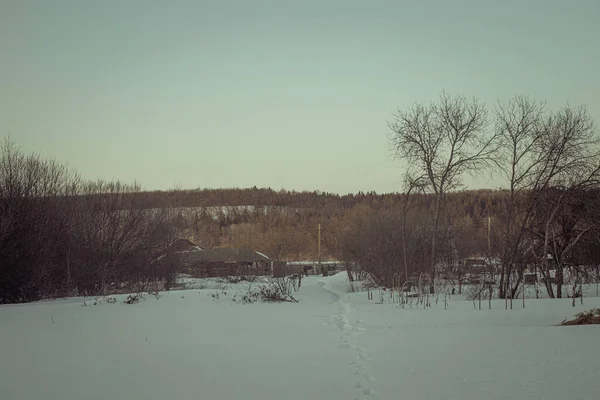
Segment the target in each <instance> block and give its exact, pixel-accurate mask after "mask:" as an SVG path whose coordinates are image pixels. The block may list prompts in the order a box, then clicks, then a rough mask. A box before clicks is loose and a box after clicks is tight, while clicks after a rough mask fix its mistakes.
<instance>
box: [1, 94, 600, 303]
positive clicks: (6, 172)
mask: <svg viewBox="0 0 600 400" xmlns="http://www.w3.org/2000/svg"><path fill="white" fill-rule="evenodd" d="M392 118H393V119H392V121H391V122H390V123H389V136H388V139H389V145H390V150H391V151H392V154H393V155H394V156H396V158H397V160H398V161H400V162H401V163H403V164H405V165H406V166H409V167H408V168H406V174H405V176H404V182H405V185H404V187H400V188H398V189H399V190H398V191H399V192H402V193H399V192H398V193H389V194H376V193H374V192H368V193H363V192H359V193H357V194H348V195H337V194H332V193H322V192H317V191H313V192H295V191H285V190H279V191H276V190H272V189H270V188H256V187H253V188H248V189H238V188H234V189H198V190H171V191H143V190H142V189H141V188H140V187H139V186H137V185H129V184H124V183H120V182H105V181H92V182H90V181H87V180H85V179H83V178H82V177H80V176H79V175H78V174H77V173H76V172H75V171H73V170H72V169H69V168H67V167H66V166H65V165H64V164H61V163H59V162H56V161H52V160H44V159H42V158H41V157H39V156H37V155H26V154H23V152H22V151H21V150H20V149H19V148H18V147H17V146H16V145H15V144H14V143H12V142H11V141H9V140H7V141H5V142H4V143H2V145H1V149H0V151H1V154H0V303H7V302H25V301H32V300H38V299H41V298H47V297H58V296H67V295H96V294H106V293H110V292H115V291H120V290H122V291H127V290H129V291H131V290H139V289H147V288H168V287H169V286H170V285H171V284H172V283H173V280H174V274H175V272H176V271H174V270H173V269H171V268H165V267H164V266H163V267H161V265H164V264H160V263H156V262H154V260H155V259H156V257H157V255H158V254H160V253H161V252H163V251H164V250H165V249H166V248H167V246H168V244H169V243H171V242H172V241H173V240H174V239H175V238H186V239H189V240H191V241H193V242H195V243H196V244H198V245H200V246H202V247H250V248H252V249H254V250H257V251H260V252H262V253H265V254H266V255H268V256H269V257H270V258H271V259H272V260H316V258H317V246H318V244H317V242H318V237H317V236H318V233H317V226H318V225H321V255H322V258H323V259H329V258H333V259H338V260H342V261H347V262H354V265H355V266H360V268H362V269H363V270H366V271H367V272H369V274H370V276H371V277H372V279H373V280H374V281H375V282H376V283H377V284H379V285H382V286H390V285H392V284H393V282H396V283H398V282H400V283H402V282H406V281H413V282H414V281H416V280H417V279H419V280H420V279H425V280H427V279H428V280H429V282H430V291H434V290H435V286H436V284H437V283H436V282H437V281H438V280H440V279H442V278H449V277H450V278H452V279H454V280H456V279H458V280H460V279H461V276H463V275H465V274H466V273H467V272H468V271H466V270H464V268H463V267H464V265H465V264H464V260H465V259H467V258H470V257H481V258H483V259H485V260H486V263H487V265H488V266H489V268H490V271H489V272H490V275H493V276H494V278H497V281H496V279H494V282H493V285H494V288H493V291H494V293H496V294H497V295H499V296H500V297H504V298H509V297H510V298H513V297H515V296H516V295H518V293H519V292H520V291H522V288H523V283H524V280H525V274H526V272H528V271H529V272H531V271H533V272H536V273H537V274H538V275H539V276H540V278H541V279H542V281H543V282H545V288H546V290H547V291H548V294H549V296H550V297H561V296H563V295H564V286H565V285H571V286H570V287H571V288H573V289H574V288H575V285H577V284H578V283H581V282H582V281H584V280H585V279H588V278H589V276H590V274H593V273H594V272H593V271H596V272H595V273H596V274H598V266H599V265H600V251H598V248H600V210H599V209H598V207H599V206H598V205H599V204H600V186H599V183H600V180H599V178H600V144H599V137H598V131H597V129H596V126H595V124H594V122H593V121H592V119H591V118H590V116H589V114H588V113H587V111H586V110H585V108H583V107H570V106H566V107H564V108H562V109H560V110H556V111H551V110H549V109H547V107H546V106H545V105H544V104H543V103H539V102H536V101H534V100H531V99H529V98H527V97H515V98H513V99H510V100H508V101H505V102H498V103H497V104H495V105H494V106H493V107H489V108H488V107H486V106H485V105H483V104H482V103H481V102H479V101H477V100H476V99H467V98H464V97H461V96H449V95H447V94H443V95H442V96H441V97H440V99H439V101H437V102H433V103H431V104H425V105H424V104H416V105H414V106H412V107H409V108H407V109H401V110H398V112H397V113H396V114H395V115H393V116H392ZM484 173H485V174H489V175H492V176H496V177H502V178H503V179H504V182H507V187H506V188H503V189H501V190H476V191H464V190H462V189H463V186H462V182H463V181H462V179H463V178H464V176H465V175H467V174H469V175H477V174H484ZM552 282H554V284H553V283H552ZM571 291H572V292H574V290H571Z"/></svg>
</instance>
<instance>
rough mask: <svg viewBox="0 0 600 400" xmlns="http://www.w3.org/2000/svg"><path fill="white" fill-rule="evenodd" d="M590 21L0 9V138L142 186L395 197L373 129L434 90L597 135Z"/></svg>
mask: <svg viewBox="0 0 600 400" xmlns="http://www.w3.org/2000/svg"><path fill="white" fill-rule="evenodd" d="M599 21H600V1H598V0H587V1H586V0H573V1H566V0H529V1H527V0H510V1H506V0H504V1H495V0H487V1H486V0H472V1H467V0H464V1H460V0H453V1H449V0H439V1H414V0H413V1H401V0H394V1H392V0H390V1H383V0H382V1H377V0H373V1H367V0H364V1H356V0H336V1H333V0H330V1H327V0H321V1H318V0H302V1H300V0H294V1H287V0H271V1H267V0H261V1H258V0H237V1H227V0H220V1H217V0H215V1H211V2H208V1H200V0H190V1H167V0H162V1H158V0H139V1H133V0H100V1H98V0H96V1H89V0H71V1H66V0H45V1H32V0H0V136H6V135H8V134H10V135H11V136H12V138H13V139H14V141H16V142H17V143H18V144H20V145H21V146H22V147H23V149H24V150H25V151H27V152H30V151H36V152H39V153H40V154H41V155H43V156H45V157H51V158H55V159H58V160H61V161H67V162H68V163H69V165H70V166H72V167H74V168H76V169H77V170H79V171H80V172H81V173H82V175H84V176H85V177H87V178H99V177H103V178H107V179H115V178H118V179H121V180H124V181H133V180H138V181H140V182H141V183H142V184H143V186H144V188H146V189H169V188H172V187H174V186H175V185H180V186H181V187H183V188H198V187H202V188H207V187H210V188H218V187H250V186H258V187H271V188H273V189H281V188H285V189H290V190H292V189H294V190H322V191H328V192H338V193H347V192H357V191H359V190H362V191H371V190H375V191H377V192H390V191H398V190H401V185H400V182H401V175H402V172H403V169H402V168H401V167H400V166H399V165H398V164H397V163H394V162H392V161H391V159H390V155H389V153H388V151H387V148H386V132H387V122H388V121H389V120H390V119H391V116H392V112H393V111H394V110H395V109H396V108H397V107H400V108H404V107H406V106H408V105H410V104H412V103H413V102H415V101H420V102H429V101H430V100H436V99H437V98H438V96H439V94H440V92H441V91H442V90H446V91H447V92H449V93H461V94H464V95H468V96H476V97H478V98H480V99H481V100H483V101H485V102H486V103H487V104H488V105H489V106H490V107H491V106H493V103H494V102H495V101H496V99H498V98H501V99H506V98H508V97H510V96H513V95H517V94H527V95H530V96H532V97H534V98H535V99H538V100H545V101H547V102H548V104H549V106H550V107H553V108H556V107H559V106H561V105H563V104H565V103H566V102H569V103H571V104H574V105H576V104H585V105H587V107H588V109H589V111H590V113H591V114H592V116H593V117H594V118H595V120H596V122H598V123H600V77H599V73H600V22H599ZM467 183H468V184H469V185H470V187H471V188H480V187H495V186H497V185H498V181H489V180H488V178H480V179H477V180H472V179H467Z"/></svg>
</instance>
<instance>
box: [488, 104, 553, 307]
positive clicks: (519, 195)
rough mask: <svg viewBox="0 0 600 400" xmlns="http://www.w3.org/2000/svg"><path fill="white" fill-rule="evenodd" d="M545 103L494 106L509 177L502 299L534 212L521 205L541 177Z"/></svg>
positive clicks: (501, 272) (501, 287) (531, 205)
mask: <svg viewBox="0 0 600 400" xmlns="http://www.w3.org/2000/svg"><path fill="white" fill-rule="evenodd" d="M545 113H546V111H545V105H544V104H543V103H537V102H535V101H533V100H531V99H530V98H528V97H525V96H516V97H514V98H512V99H510V100H509V101H508V102H506V103H502V102H498V104H497V107H496V112H495V114H496V132H497V134H498V135H499V136H500V137H501V139H502V148H501V152H500V155H501V157H502V158H501V160H502V164H501V166H502V168H501V169H500V170H501V171H502V172H503V173H504V175H505V177H506V178H507V180H508V189H506V190H505V192H506V194H507V197H508V210H507V215H506V216H505V224H504V225H505V226H504V237H503V241H502V242H503V246H502V247H503V248H502V255H501V259H502V268H501V271H500V282H499V292H500V297H501V298H505V297H506V294H507V292H508V291H509V288H510V280H509V277H510V276H511V275H512V272H513V267H514V266H515V263H516V259H517V257H518V256H519V248H520V247H521V246H520V244H521V243H522V241H523V240H524V235H525V232H526V227H527V224H528V222H529V218H530V215H531V213H532V212H533V210H534V208H533V205H534V203H530V204H529V205H525V208H523V200H522V199H523V196H525V195H526V190H527V189H530V188H531V186H532V185H534V186H535V185H539V184H540V183H541V182H539V183H538V182H536V181H538V180H539V178H541V177H540V176H539V175H540V173H539V168H540V166H542V165H543V164H544V158H543V157H542V156H541V155H540V154H539V149H540V142H541V141H542V138H543V136H544V132H545V130H544V128H545V127H544V124H545V121H544V118H545Z"/></svg>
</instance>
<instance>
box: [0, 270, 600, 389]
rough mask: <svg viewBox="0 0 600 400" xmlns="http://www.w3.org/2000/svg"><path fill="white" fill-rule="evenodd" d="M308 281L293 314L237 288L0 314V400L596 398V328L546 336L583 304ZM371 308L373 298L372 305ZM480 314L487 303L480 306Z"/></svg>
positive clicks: (73, 302) (599, 372)
mask: <svg viewBox="0 0 600 400" xmlns="http://www.w3.org/2000/svg"><path fill="white" fill-rule="evenodd" d="M347 289H348V283H347V282H346V277H345V275H344V274H338V275H336V276H333V277H327V278H321V277H310V278H305V279H303V281H302V287H301V289H300V291H299V292H298V293H296V294H295V296H296V298H297V299H298V300H299V303H286V304H265V303H258V304H246V305H243V304H238V303H234V302H233V301H232V297H233V295H234V294H235V292H236V291H240V290H243V287H242V286H240V285H228V286H227V287H225V286H215V287H212V288H210V287H209V288H206V287H205V288H203V289H194V290H184V291H171V292H166V293H161V297H160V298H159V299H156V298H154V297H152V296H147V298H146V299H145V300H143V301H141V302H139V303H137V304H132V305H128V304H123V302H122V300H123V299H124V298H125V297H126V296H116V298H117V300H118V301H117V303H115V304H107V303H102V304H96V305H93V303H94V300H93V299H92V300H91V301H90V299H87V301H86V304H87V306H85V305H84V299H81V298H77V299H66V300H57V301H47V302H39V303H33V304H25V305H8V306H0V354H1V355H2V358H1V359H0V399H2V400H12V399H27V400H29V399H44V400H59V399H60V400H63V399H65V400H71V399H77V400H80V399H127V400H134V399H144V400H151V399H166V398H174V399H178V400H183V399H227V400H229V399H231V400H233V399H240V400H251V399H257V400H258V399H260V400H270V399H315V400H317V399H323V400H337V399H350V400H353V399H375V398H378V399H394V400H396V399H404V398H406V399H418V400H423V399H464V400H471V399H473V400H475V399H477V400H479V399H557V400H565V399H573V400H592V399H596V398H597V395H598V393H599V392H600V381H599V380H598V377H600V358H599V357H598V354H597V351H596V349H597V343H598V338H599V337H600V336H599V335H600V326H575V327H560V326H555V325H556V324H558V323H560V322H561V321H562V320H564V319H565V318H567V317H572V316H573V315H574V314H575V313H577V312H579V311H581V310H583V309H589V308H592V307H600V300H599V299H596V298H593V299H592V298H590V299H585V300H584V303H585V304H584V305H583V306H581V305H579V303H578V304H577V307H575V308H573V307H571V301H570V300H569V299H564V300H560V299H559V300H528V301H527V303H526V308H525V309H521V308H520V307H521V306H520V304H517V303H515V309H513V310H508V311H506V310H504V303H503V302H501V301H494V302H493V304H492V310H487V309H484V310H481V311H479V310H474V309H473V305H472V303H471V302H467V301H462V300H451V301H450V302H449V304H448V310H444V306H443V304H441V303H439V304H438V305H435V304H434V305H433V306H432V307H431V308H428V309H427V310H423V309H422V308H420V307H418V308H417V307H415V308H413V309H411V308H408V307H407V308H405V309H400V308H398V305H395V304H389V303H387V299H386V300H385V301H386V302H384V304H376V303H375V302H373V301H370V300H368V299H367V294H366V293H347ZM375 297H377V296H375ZM485 306H486V308H487V304H486V305H485Z"/></svg>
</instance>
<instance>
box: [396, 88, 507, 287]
mask: <svg viewBox="0 0 600 400" xmlns="http://www.w3.org/2000/svg"><path fill="white" fill-rule="evenodd" d="M487 127H488V116H487V111H486V109H485V107H484V105H483V104H482V103H480V102H479V101H477V100H476V99H467V98H466V97H464V96H454V97H452V96H449V95H448V94H446V93H443V94H442V95H441V96H440V101H439V103H437V104H430V105H429V106H425V105H422V104H415V105H414V106H413V107H411V108H409V109H408V110H398V111H397V112H396V113H395V115H394V121H393V122H391V123H390V124H389V129H390V134H389V143H390V148H391V150H392V152H393V154H394V155H395V157H396V158H397V159H400V160H403V161H406V162H407V163H408V164H409V165H410V167H409V170H410V169H412V170H413V171H417V175H421V174H424V175H425V176H426V181H427V185H426V189H427V190H429V191H430V192H433V193H434V194H435V204H434V210H433V218H432V219H433V222H432V233H431V251H430V270H431V276H430V282H431V284H430V285H431V286H430V292H431V293H433V291H434V281H435V268H436V263H437V236H438V232H439V223H440V214H441V211H442V207H443V204H444V199H445V195H446V193H447V192H448V191H449V190H452V189H456V188H457V187H459V186H460V184H461V178H462V177H463V176H464V175H465V174H476V173H479V172H481V171H483V170H485V169H487V168H489V167H491V166H492V165H494V164H495V161H496V151H497V149H498V138H499V136H498V135H497V134H496V133H494V132H491V133H490V132H488V130H487Z"/></svg>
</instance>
